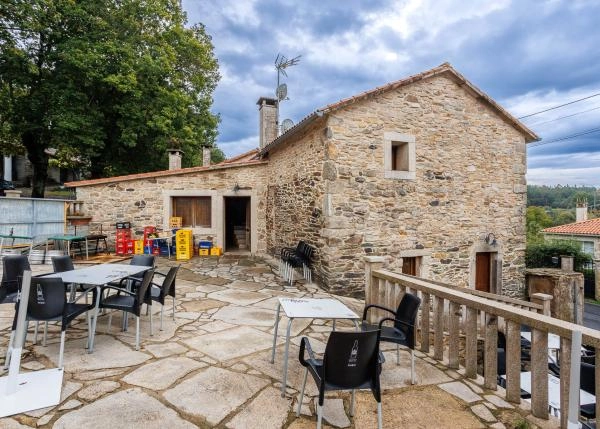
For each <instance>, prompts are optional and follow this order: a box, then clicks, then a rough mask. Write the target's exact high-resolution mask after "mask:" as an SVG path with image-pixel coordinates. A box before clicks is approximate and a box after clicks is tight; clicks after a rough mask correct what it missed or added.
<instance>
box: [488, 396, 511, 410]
mask: <svg viewBox="0 0 600 429" xmlns="http://www.w3.org/2000/svg"><path fill="white" fill-rule="evenodd" d="M484 398H485V399H486V400H487V401H488V402H491V403H492V404H494V405H495V406H497V407H498V408H514V406H513V405H512V404H509V403H508V402H506V401H505V400H504V399H502V398H500V397H498V396H496V395H485V396H484Z"/></svg>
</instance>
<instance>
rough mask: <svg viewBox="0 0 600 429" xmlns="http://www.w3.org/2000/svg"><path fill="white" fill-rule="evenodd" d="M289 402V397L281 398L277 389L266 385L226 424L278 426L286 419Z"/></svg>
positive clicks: (235, 428)
mask: <svg viewBox="0 0 600 429" xmlns="http://www.w3.org/2000/svg"><path fill="white" fill-rule="evenodd" d="M291 402H292V401H291V399H287V398H282V397H281V392H280V391H279V390H277V389H274V388H273V387H267V388H266V389H265V390H263V391H262V392H260V394H259V395H258V396H257V397H256V398H254V400H252V402H251V403H250V404H249V405H245V406H244V408H243V409H242V411H241V412H240V413H238V414H237V415H236V416H235V417H234V418H233V420H231V421H230V422H229V423H227V425H226V426H227V427H228V428H232V429H254V428H265V429H266V428H280V427H282V426H283V424H284V423H285V421H286V420H287V417H288V412H289V411H290V405H291Z"/></svg>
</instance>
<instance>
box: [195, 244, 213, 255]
mask: <svg viewBox="0 0 600 429" xmlns="http://www.w3.org/2000/svg"><path fill="white" fill-rule="evenodd" d="M211 247H212V241H204V240H200V241H199V242H198V255H200V256H208V255H210V249H211Z"/></svg>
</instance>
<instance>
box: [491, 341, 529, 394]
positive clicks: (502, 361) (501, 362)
mask: <svg viewBox="0 0 600 429" xmlns="http://www.w3.org/2000/svg"><path fill="white" fill-rule="evenodd" d="M497 356H498V358H497V359H498V360H497V364H498V367H497V368H498V371H497V373H498V384H499V385H500V386H502V387H504V388H505V389H506V379H504V378H503V377H502V376H503V375H504V376H506V350H504V349H503V348H498V351H497ZM521 398H523V399H527V398H531V393H529V392H526V391H524V390H523V389H521Z"/></svg>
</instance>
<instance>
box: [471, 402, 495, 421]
mask: <svg viewBox="0 0 600 429" xmlns="http://www.w3.org/2000/svg"><path fill="white" fill-rule="evenodd" d="M471 411H473V413H475V415H476V416H477V417H479V418H480V419H481V420H484V421H486V422H495V421H496V417H494V415H493V414H492V412H491V411H490V410H489V409H488V408H487V407H486V406H485V405H483V404H477V405H473V406H472V407H471Z"/></svg>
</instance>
